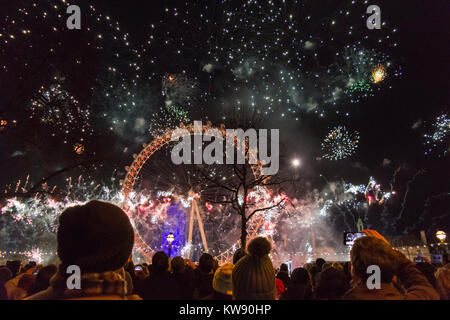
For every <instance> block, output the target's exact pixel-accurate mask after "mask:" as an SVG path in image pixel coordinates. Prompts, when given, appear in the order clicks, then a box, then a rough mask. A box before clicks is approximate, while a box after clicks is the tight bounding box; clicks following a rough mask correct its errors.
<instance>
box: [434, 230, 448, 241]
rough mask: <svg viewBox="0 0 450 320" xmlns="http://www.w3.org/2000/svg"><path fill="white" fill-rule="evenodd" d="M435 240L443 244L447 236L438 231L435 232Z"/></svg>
mask: <svg viewBox="0 0 450 320" xmlns="http://www.w3.org/2000/svg"><path fill="white" fill-rule="evenodd" d="M436 238H438V239H439V240H440V241H441V243H444V241H445V239H446V238H447V234H445V232H444V231H438V232H436Z"/></svg>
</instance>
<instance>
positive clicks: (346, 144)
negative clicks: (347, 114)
mask: <svg viewBox="0 0 450 320" xmlns="http://www.w3.org/2000/svg"><path fill="white" fill-rule="evenodd" d="M358 143H359V134H358V132H356V131H355V132H353V133H350V132H349V131H348V130H347V128H345V127H343V126H338V127H335V128H333V129H332V130H331V131H330V132H329V133H328V134H327V136H326V137H325V139H324V140H323V143H322V150H323V151H325V154H324V155H323V157H324V158H325V159H329V160H341V159H345V158H348V157H350V156H351V155H352V154H354V153H355V152H356V149H357V148H358Z"/></svg>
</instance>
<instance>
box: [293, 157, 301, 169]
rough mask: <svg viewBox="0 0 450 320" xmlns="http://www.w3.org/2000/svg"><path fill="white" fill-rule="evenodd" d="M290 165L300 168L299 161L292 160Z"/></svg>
mask: <svg viewBox="0 0 450 320" xmlns="http://www.w3.org/2000/svg"><path fill="white" fill-rule="evenodd" d="M292 165H293V166H294V167H295V168H297V167H298V166H300V159H294V160H292Z"/></svg>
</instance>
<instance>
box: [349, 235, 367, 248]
mask: <svg viewBox="0 0 450 320" xmlns="http://www.w3.org/2000/svg"><path fill="white" fill-rule="evenodd" d="M365 236H366V234H365V233H364V232H344V245H346V246H352V245H353V243H354V242H355V240H356V239H358V238H361V237H365Z"/></svg>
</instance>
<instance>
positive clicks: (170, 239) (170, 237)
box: [166, 232, 175, 258]
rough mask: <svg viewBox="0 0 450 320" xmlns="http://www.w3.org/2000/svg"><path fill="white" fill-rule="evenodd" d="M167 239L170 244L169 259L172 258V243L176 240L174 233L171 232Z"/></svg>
mask: <svg viewBox="0 0 450 320" xmlns="http://www.w3.org/2000/svg"><path fill="white" fill-rule="evenodd" d="M166 239H167V242H168V243H169V258H170V251H171V250H172V242H173V241H174V240H175V237H174V235H173V233H172V232H171V233H169V234H168V235H167V238H166Z"/></svg>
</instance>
